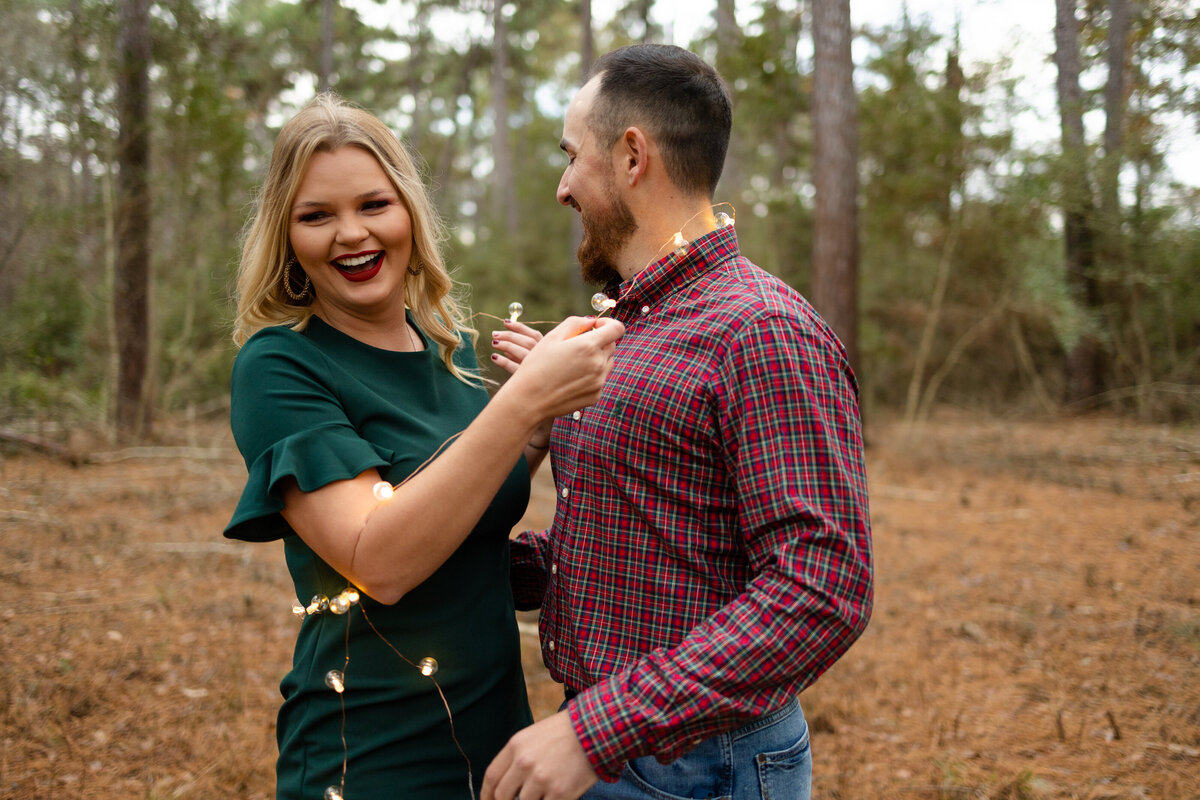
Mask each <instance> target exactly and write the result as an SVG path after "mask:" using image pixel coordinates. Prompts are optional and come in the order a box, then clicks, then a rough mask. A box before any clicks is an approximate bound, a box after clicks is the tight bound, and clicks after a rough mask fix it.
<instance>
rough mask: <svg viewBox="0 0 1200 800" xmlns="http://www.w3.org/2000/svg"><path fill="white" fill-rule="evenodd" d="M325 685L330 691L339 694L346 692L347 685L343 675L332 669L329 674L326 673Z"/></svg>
mask: <svg viewBox="0 0 1200 800" xmlns="http://www.w3.org/2000/svg"><path fill="white" fill-rule="evenodd" d="M325 685H326V686H328V687H329V688H330V689H333V690H334V691H335V692H337V693H338V694H341V693H342V692H344V691H346V683H345V680H344V679H343V678H342V673H340V672H338V671H337V670H336V669H331V670H329V672H326V673H325Z"/></svg>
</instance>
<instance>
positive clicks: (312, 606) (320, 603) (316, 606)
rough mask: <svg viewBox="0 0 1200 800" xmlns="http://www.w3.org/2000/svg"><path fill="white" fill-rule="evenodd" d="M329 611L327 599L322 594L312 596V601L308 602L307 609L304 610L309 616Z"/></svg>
mask: <svg viewBox="0 0 1200 800" xmlns="http://www.w3.org/2000/svg"><path fill="white" fill-rule="evenodd" d="M328 609H329V598H328V597H326V596H325V595H323V594H314V595H313V597H312V600H309V601H308V608H306V609H304V610H305V612H306V613H309V614H320V613H321V612H322V611H327V610H328Z"/></svg>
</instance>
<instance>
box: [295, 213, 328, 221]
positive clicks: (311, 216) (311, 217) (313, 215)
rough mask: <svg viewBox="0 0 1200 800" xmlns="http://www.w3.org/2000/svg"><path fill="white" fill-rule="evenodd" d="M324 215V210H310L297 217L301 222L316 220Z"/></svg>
mask: <svg viewBox="0 0 1200 800" xmlns="http://www.w3.org/2000/svg"><path fill="white" fill-rule="evenodd" d="M324 217H325V212H324V211H310V212H308V213H307V214H301V215H300V217H299V219H300V221H301V222H316V221H318V220H320V219H323V218H324Z"/></svg>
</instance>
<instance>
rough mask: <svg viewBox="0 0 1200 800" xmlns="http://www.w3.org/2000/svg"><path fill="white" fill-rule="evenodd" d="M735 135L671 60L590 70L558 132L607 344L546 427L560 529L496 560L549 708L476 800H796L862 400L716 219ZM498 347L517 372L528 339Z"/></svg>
mask: <svg viewBox="0 0 1200 800" xmlns="http://www.w3.org/2000/svg"><path fill="white" fill-rule="evenodd" d="M731 123H732V107H731V104H730V100H729V93H728V90H727V89H726V87H725V84H724V82H723V81H722V80H721V77H720V76H719V75H718V74H717V72H716V71H715V70H713V69H712V68H711V67H710V66H709V65H707V64H706V63H704V62H703V61H702V60H701V59H700V58H698V57H697V56H695V55H694V54H692V53H689V52H688V51H686V50H682V49H680V48H678V47H671V46H665V45H635V46H632V47H627V48H622V49H620V50H616V51H614V52H612V53H609V54H607V55H605V56H604V57H602V58H601V59H599V60H598V61H597V62H596V64H595V66H594V68H593V77H592V78H591V79H590V80H589V81H588V82H587V84H586V85H584V87H583V88H582V89H581V90H580V91H579V93H578V94H577V95H576V97H575V98H574V100H573V101H572V103H571V105H570V107H569V109H568V110H567V114H566V119H565V123H564V127H563V137H562V142H561V146H562V149H563V150H564V151H565V152H566V154H567V157H568V159H569V162H568V165H567V167H566V170H565V172H564V173H563V177H562V180H561V182H560V183H559V186H558V200H559V202H561V203H562V204H564V205H567V206H570V207H572V208H574V209H575V210H576V211H578V212H579V214H580V216H581V218H582V222H583V233H584V235H583V240H582V243H581V245H580V248H579V261H580V266H581V269H582V272H583V276H584V277H585V278H586V279H588V280H589V281H592V282H594V283H598V284H601V285H604V286H605V291H606V293H607V295H608V296H609V297H610V298H611V299H612V300H615V301H616V304H615V307H614V308H613V315H614V316H615V317H616V318H617V319H619V320H621V321H622V322H623V323H624V324H625V336H624V338H623V339H622V340H621V342H620V343H619V344H618V345H617V349H616V354H615V357H614V366H613V369H612V372H611V373H610V375H609V378H608V382H607V384H606V385H605V388H604V390H603V392H602V394H601V396H600V400H599V402H597V403H596V404H595V405H593V406H590V407H588V408H586V409H582V410H580V411H577V412H575V413H574V414H573V415H571V416H567V417H562V418H560V419H558V420H556V421H555V423H554V426H553V431H552V435H551V437H550V441H549V445H550V450H551V454H552V462H553V468H554V481H555V486H556V488H557V490H558V504H557V509H556V512H555V518H554V522H553V525H552V526H551V528H550V529H549V530H547V531H541V532H534V531H527V532H525V533H523V534H521V535H520V536H518V537H517V538H516V539H515V540H514V542H513V551H512V553H513V555H512V566H511V581H512V587H513V594H514V597H515V599H516V603H517V607H518V608H526V609H528V608H538V607H540V608H541V621H540V634H541V642H542V655H543V657H544V659H545V661H546V664H547V666H548V667H549V669H550V673H551V675H552V676H553V677H554V678H555V679H556V680H559V681H561V682H562V683H563V684H564V686H565V689H566V701H565V703H564V705H563V708H562V710H560V711H559V712H558V713H557V714H555V715H553V716H550V717H548V718H546V719H544V720H542V721H540V722H538V723H536V724H535V725H533V726H531V727H529V728H526V729H525V730H523V731H521V732H518V733H517V734H516V735H515V736H513V737H512V739H511V740H510V741H509V743H508V745H507V746H506V747H505V748H504V750H502V751H501V753H500V754H499V755H498V756H497V757H496V759H495V760H494V761H493V762H492V764H491V766H490V767H489V768H488V770H487V773H486V776H485V779H484V784H483V796H482V798H483V800H514V798H519V800H567V799H569V798H576V797H579V796H581V795H583V794H584V792H586V795H585V796H586V798H588V799H589V800H591V799H593V798H594V799H595V800H604V799H607V798H660V799H661V798H675V797H691V798H695V797H708V798H734V799H735V800H750V799H751V798H768V797H773V798H787V799H788V800H805V798H808V797H809V796H810V793H811V788H810V787H811V773H812V760H811V752H810V747H809V738H808V727H807V725H806V723H805V720H804V714H803V712H802V711H801V708H800V704H799V701H798V698H797V696H798V695H799V693H800V691H801V690H803V689H804V688H805V687H807V686H809V685H810V684H812V682H813V681H815V680H816V679H817V677H818V676H819V675H821V673H823V672H824V671H825V670H826V669H828V668H829V667H830V666H831V665H832V664H833V663H834V662H835V661H836V660H837V659H838V658H840V657H841V656H842V654H843V653H845V652H846V650H847V649H848V648H849V647H850V645H851V644H852V643H853V642H854V641H855V640H856V639H857V638H858V636H859V635H860V634H861V633H862V631H863V630H864V629H865V627H866V624H867V620H868V618H869V616H870V611H871V606H872V600H873V593H872V591H873V590H872V585H873V578H872V563H871V540H870V536H871V533H870V520H869V513H868V506H867V482H866V476H865V471H864V465H863V449H862V433H861V425H860V417H859V408H858V386H857V383H856V380H855V377H854V374H853V373H852V371H851V369H850V365H849V363H848V362H847V359H846V352H845V349H844V348H843V347H842V345H841V343H840V342H839V341H838V339H837V337H836V336H835V335H834V334H833V332H832V331H831V330H830V329H829V327H828V326H827V325H826V324H825V322H824V321H822V320H821V318H820V317H819V316H818V315H817V313H816V312H815V311H814V310H813V308H812V306H810V305H809V303H808V302H807V301H806V300H805V299H804V298H803V297H802V296H801V295H800V294H799V293H798V292H796V291H794V290H793V289H791V288H789V287H788V286H787V285H785V284H784V283H783V282H781V281H780V280H778V279H777V278H774V277H773V276H771V275H769V274H768V273H766V272H764V271H763V270H761V269H760V268H758V267H756V266H755V265H754V264H752V263H750V262H749V261H748V260H747V259H746V258H744V257H743V256H742V255H741V254H740V252H739V250H738V241H737V235H736V233H735V232H734V227H733V225H732V224H731V220H730V219H729V218H728V216H726V215H722V214H718V213H716V212H715V210H714V207H713V195H714V192H715V189H716V185H717V180H718V178H719V177H720V174H721V168H722V165H723V163H724V159H725V151H726V148H727V146H728V142H729V133H730V128H731ZM505 327H506V330H504V331H501V332H497V333H496V334H494V345H495V347H496V350H497V353H496V355H494V356H493V358H494V359H495V360H496V361H497V363H500V364H501V365H503V366H505V367H506V368H507V369H509V370H510V371H514V370H516V369H518V368H519V364H520V362H521V360H522V358H523V356H524V353H526V352H527V351H528V348H529V347H531V346H532V344H533V343H534V342H535V341H536V339H537V338H538V334H537V332H536V331H534V330H532V329H531V328H528V327H526V326H524V325H522V324H520V323H516V322H512V323H506V324H505ZM541 444H544V443H538V444H537V445H535V446H538V445H541ZM526 452H527V453H528V452H529V451H528V450H527V451H526ZM534 466H536V465H534ZM600 779H602V780H600Z"/></svg>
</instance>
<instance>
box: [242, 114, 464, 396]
mask: <svg viewBox="0 0 1200 800" xmlns="http://www.w3.org/2000/svg"><path fill="white" fill-rule="evenodd" d="M342 147H358V148H361V149H363V150H365V151H367V152H368V153H370V154H371V155H372V156H374V157H375V160H376V161H378V162H379V165H380V166H381V167H382V168H383V171H384V172H385V173H386V174H387V176H388V178H389V179H390V180H391V182H392V185H393V186H394V187H395V189H396V192H397V193H398V194H399V195H400V199H401V202H403V203H404V206H405V208H406V209H407V210H408V214H409V217H410V218H411V219H412V236H413V252H412V258H413V263H414V264H420V265H421V267H422V268H421V271H420V274H419V275H415V276H414V275H411V274H407V273H406V275H405V296H406V299H407V303H408V307H409V308H410V309H411V310H412V314H413V317H415V318H416V321H417V324H419V325H420V326H421V329H422V330H423V331H425V333H426V334H427V335H428V336H429V337H430V338H431V339H433V340H434V341H435V342H437V345H438V350H439V353H440V355H441V358H442V361H443V362H445V364H446V368H447V369H449V370H450V373H451V374H452V375H454V376H455V377H457V378H458V379H459V380H462V381H464V382H467V383H470V382H471V379H473V378H476V376H475V374H474V373H472V372H471V371H469V370H463V369H462V368H460V367H459V366H458V365H456V364H455V363H454V351H455V350H456V349H457V348H458V345H459V343H460V340H461V335H462V334H467V335H468V336H470V337H471V340H472V342H473V341H474V339H475V337H476V335H477V331H476V330H474V329H473V328H471V327H469V326H468V325H467V323H466V321H465V319H464V316H463V312H462V310H461V308H460V307H459V304H458V302H457V301H456V300H455V297H454V295H453V293H452V290H453V289H454V288H455V284H454V281H453V279H451V277H450V274H449V272H448V271H447V270H446V264H445V262H444V261H443V259H442V254H441V250H440V247H439V244H440V243H441V242H442V241H443V240H444V239H445V228H444V227H443V225H442V221H441V218H440V217H439V216H438V214H437V211H436V210H435V209H434V207H433V202H432V201H431V200H430V198H429V193H428V191H427V190H426V188H425V184H424V183H423V182H422V181H421V176H420V174H419V172H418V170H417V166H416V164H415V163H414V161H413V159H412V157H411V156H410V155H409V153H408V150H407V149H405V147H404V145H403V143H401V141H400V140H399V139H398V138H397V137H396V135H395V134H394V133H393V132H392V131H391V129H389V128H388V127H387V126H386V125H384V124H383V122H381V121H380V120H379V119H377V118H376V117H374V116H373V115H371V114H370V113H368V112H366V111H364V110H362V109H361V108H358V107H356V106H353V105H351V104H350V103H347V102H346V101H345V100H342V99H341V98H339V97H337V96H336V95H334V94H332V93H328V92H327V93H323V94H320V95H318V96H317V97H316V98H314V99H313V100H312V101H311V102H309V103H308V105H306V106H305V107H304V108H303V109H301V110H300V112H299V113H297V114H296V116H294V117H292V118H291V119H290V120H288V122H287V123H285V124H284V126H283V128H282V129H281V130H280V131H279V136H278V137H277V138H276V139H275V149H274V152H273V153H272V154H271V164H270V167H268V169H267V177H266V180H265V181H264V182H263V185H262V187H261V189H260V190H259V194H258V198H257V202H256V210H255V213H254V216H253V217H252V218H251V220H250V222H249V223H248V224H247V226H246V228H245V230H244V232H243V237H242V239H243V241H242V259H241V263H240V264H239V265H238V278H237V319H236V320H235V322H234V328H233V341H234V343H235V344H236V345H237V346H238V347H241V346H242V345H243V344H245V343H246V340H247V339H249V338H250V337H251V336H252V335H253V334H254V333H255V332H257V331H259V330H261V329H262V328H266V327H268V326H271V325H289V326H291V328H292V330H297V331H301V330H304V328H305V327H306V326H307V325H308V322H309V320H310V319H311V318H312V314H313V312H312V307H311V306H310V305H308V304H307V303H305V302H304V301H300V302H296V301H293V300H292V299H291V298H290V297H289V296H288V295H287V294H286V293H285V292H284V285H283V280H284V267H285V266H286V264H287V263H288V261H289V260H290V259H291V258H292V250H291V245H290V243H289V241H288V227H289V218H290V213H291V207H292V203H293V202H294V201H295V197H296V191H297V189H298V188H299V186H300V182H301V180H302V179H303V177H304V172H305V170H306V169H308V163H309V161H310V160H311V159H312V157H313V154H315V153H318V152H324V151H333V150H337V149H339V148H342Z"/></svg>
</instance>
